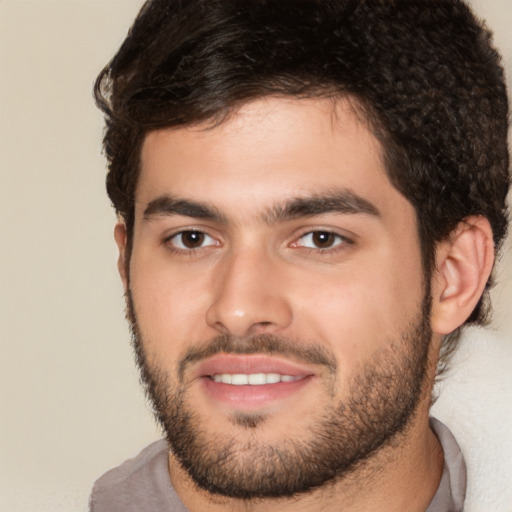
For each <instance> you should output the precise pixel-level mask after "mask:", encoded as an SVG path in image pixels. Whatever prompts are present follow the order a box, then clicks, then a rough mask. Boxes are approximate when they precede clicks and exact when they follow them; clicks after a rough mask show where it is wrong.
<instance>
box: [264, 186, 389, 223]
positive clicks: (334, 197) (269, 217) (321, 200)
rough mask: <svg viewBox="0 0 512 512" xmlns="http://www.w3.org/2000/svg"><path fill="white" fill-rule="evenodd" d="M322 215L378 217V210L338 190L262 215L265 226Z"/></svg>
mask: <svg viewBox="0 0 512 512" xmlns="http://www.w3.org/2000/svg"><path fill="white" fill-rule="evenodd" d="M324 213H343V214H350V215H354V214H366V215H371V216H373V217H380V211H379V209H378V208H377V207H376V206H375V205H374V204H373V203H371V202H370V201H368V200H366V199H364V198H362V197H360V196H358V195H357V194H355V193H354V192H352V191H350V190H345V189H343V190H339V191H333V192H328V193H325V194H322V193H320V194H314V195H312V196H306V197H298V198H295V199H292V200H290V201H287V202H285V203H284V204H283V205H276V206H274V207H272V208H270V209H269V210H268V211H267V212H266V213H265V215H264V219H265V222H267V224H276V223H278V222H282V221H286V220H292V219H296V218H299V217H313V216H315V215H322V214H324Z"/></svg>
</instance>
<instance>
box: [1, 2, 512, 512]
mask: <svg viewBox="0 0 512 512" xmlns="http://www.w3.org/2000/svg"><path fill="white" fill-rule="evenodd" d="M140 5H141V1H139V0H124V1H113V0H96V1H95V0H89V1H85V0H60V1H57V0H56V1H47V0H40V1H36V0H34V1H24V0H20V1H16V0H4V1H3V2H2V1H0V172H1V175H0V230H1V232H0V254H1V266H0V315H1V318H0V321H1V331H0V343H1V345H0V415H1V416H0V510H2V511H4V510H5V511H9V512H29V511H38V512H61V511H62V512H64V511H66V512H72V511H85V510H86V509H87V496H88V493H89V491H90V487H91V485H92V483H93V481H94V480H95V478H96V477H98V476H99V475H100V474H101V473H102V472H104V471H105V470H107V469H108V468H110V467H112V466H114V465H117V464H118V463H120V462H121V461H123V460H124V459H126V458H128V457H131V456H133V455H134V454H135V453H137V451H138V450H140V449H141V448H142V447H143V446H144V445H145V444H147V443H148V442H149V441H151V440H153V439H155V438H157V437H158V430H157V428H156V427H155V425H154V422H153V419H152V416H151V413H150V412H149V409H148V407H147V406H146V405H145V402H144V398H143V394H142V392H141V390H140V388H139V384H138V374H137V371H136V369H135V365H134V363H133V357H132V354H131V349H130V346H129V335H128V329H127V327H126V324H125V321H124V314H123V310H124V301H123V297H122V287H121V284H120V282H119V278H118V276H117V270H116V267H115V260H116V250H115V245H114V242H113V238H112V228H113V224H114V215H113V213H112V211H111V209H110V206H109V202H108V199H107V197H106V194H105V192H104V175H105V162H104V159H103V157H102V156H101V134H102V118H101V115H100V113H99V112H98V111H97V110H96V108H95V106H94V104H93V100H92V93H91V90H92V84H93V81H94V79H95V77H96V75H97V73H98V72H99V70H100V69H101V67H102V66H103V65H104V64H105V63H106V62H107V61H108V60H109V58H110V57H111V56H112V55H113V53H114V51H115V50H116V49H117V47H118V45H119V44H120V42H121V41H122V39H123V37H124V35H125V33H126V31H127V28H128V26H129V24H130V22H131V20H132V19H133V17H134V16H135V14H136V12H137V10H138V8H139V7H140ZM474 5H475V8H476V9H477V12H479V13H480V14H481V15H482V16H483V17H484V18H486V19H487V20H488V23H489V25H490V26H491V27H492V28H493V29H494V30H495V32H496V42H497V45H498V46H499V47H500V48H501V50H502V52H503V54H504V60H505V63H506V65H507V68H508V74H509V76H512V69H511V66H510V64H511V61H512V36H511V35H510V34H511V32H510V30H509V27H510V26H511V24H512V4H511V2H510V0H480V1H478V2H474ZM509 246H510V245H509ZM509 246H508V247H509ZM510 252H511V251H510V250H508V251H506V252H505V253H504V256H503V259H502V261H501V262H500V274H499V276H500V283H501V284H500V285H499V286H498V287H497V288H496V290H495V292H494V297H495V299H496V316H495V320H494V323H493V325H492V329H491V330H487V331H484V332H476V333H475V332H472V333H470V334H469V335H467V336H466V337H465V340H464V342H463V344H462V346H461V347H460V351H459V353H458V354H457V356H456V360H455V364H454V370H453V371H452V372H451V374H450V375H449V376H448V378H447V380H446V383H445V385H444V389H443V390H442V393H441V398H440V399H439V402H438V403H437V404H436V406H435V409H434V411H435V413H436V414H437V415H439V416H440V417H441V418H443V419H444V420H445V421H446V422H447V423H448V424H449V425H450V426H451V428H452V429H453V430H454V431H455V433H456V434H457V436H458V438H459V439H460V442H461V445H462V446H463V448H464V450H465V452H466V453H467V459H468V468H469V470H470V480H472V479H473V478H474V479H475V482H476V481H479V478H480V475H479V473H481V472H483V471H484V470H485V471H487V472H489V471H490V472H491V475H494V477H493V482H494V483H493V485H491V487H490V489H489V487H485V486H482V485H481V484H478V485H480V487H478V485H477V486H476V487H475V489H476V490H477V491H478V492H477V491H473V492H474V493H475V496H473V497H472V498H473V502H474V504H473V505H472V506H471V509H468V510H467V512H511V511H512V504H511V505H509V504H510V503H512V491H510V490H509V488H512V485H508V484H510V483H511V482H512V477H511V475H512V434H511V433H510V432H509V430H512V405H511V401H512V399H511V393H512V391H511V389H512V377H511V375H512V315H511V313H512V311H511V304H512V258H511V254H510ZM496 468H498V469H496ZM493 471H494V473H493ZM507 482H508V483H507ZM493 486H494V487H493ZM486 493H487V494H486ZM509 498H510V500H509ZM475 500H476V501H475ZM504 503H506V504H507V505H503V504H504Z"/></svg>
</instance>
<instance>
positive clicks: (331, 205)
mask: <svg viewBox="0 0 512 512" xmlns="http://www.w3.org/2000/svg"><path fill="white" fill-rule="evenodd" d="M325 213H342V214H350V215H353V214H365V215H370V216H373V217H380V212H379V210H378V208H377V207H376V206H375V205H374V204H373V203H371V202H370V201H368V200H366V199H364V198H362V197H360V196H358V195H357V194H355V193H354V192H352V191H350V190H345V189H343V190H340V191H334V192H329V193H325V194H324V193H317V194H314V195H309V196H305V197H297V198H293V199H290V200H287V201H285V202H284V203H283V204H277V205H275V206H272V207H271V208H269V209H268V210H266V211H265V212H264V213H263V215H262V218H263V220H264V222H265V223H266V224H269V225H273V224H277V223H279V222H285V221H287V220H292V219H296V218H300V217H314V216H315V215H322V214H325ZM173 215H181V216H184V217H191V218H196V219H205V220H211V221H214V222H218V223H220V224H228V219H227V218H226V216H225V215H224V214H223V213H222V212H221V211H220V210H219V209H217V208H216V207H214V206H212V205H209V204H207V203H203V202H197V201H191V200H188V199H181V198H176V197H171V196H168V195H163V196H160V197H158V198H156V199H154V200H152V201H150V202H149V203H148V205H147V207H146V209H145V210H144V219H146V220H151V219H152V218H153V217H161V216H162V217H165V216H173Z"/></svg>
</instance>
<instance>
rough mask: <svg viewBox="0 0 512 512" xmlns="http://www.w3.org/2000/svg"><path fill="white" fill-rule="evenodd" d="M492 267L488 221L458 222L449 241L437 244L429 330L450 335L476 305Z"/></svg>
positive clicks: (490, 230) (477, 219)
mask: <svg viewBox="0 0 512 512" xmlns="http://www.w3.org/2000/svg"><path fill="white" fill-rule="evenodd" d="M493 264H494V243H493V236H492V229H491V226H490V224H489V221H488V220H487V219H486V218H484V217H481V216H473V217H469V218H467V219H466V220H465V221H463V222H461V223H460V224H459V225H458V226H457V227H456V228H455V230H454V231H453V233H452V235H451V236H450V237H449V239H448V240H446V241H444V242H441V243H440V244H438V247H437V251H436V271H435V273H434V277H433V282H432V329H433V331H434V332H435V333H438V334H449V333H451V332H452V331H454V330H455V329H457V328H458V327H460V326H461V325H462V324H463V323H464V322H465V321H466V320H467V318H468V317H469V316H470V315H471V313H472V311H473V309H474V308H475V306H476V305H477V303H478V301H479V300H480V297H481V296H482V293H483V291H484V288H485V285H486V283H487V280H488V278H489V275H490V273H491V271H492V267H493Z"/></svg>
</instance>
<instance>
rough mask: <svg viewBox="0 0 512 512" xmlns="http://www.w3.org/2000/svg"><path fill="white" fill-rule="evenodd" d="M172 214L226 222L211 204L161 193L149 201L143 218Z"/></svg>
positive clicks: (221, 222)
mask: <svg viewBox="0 0 512 512" xmlns="http://www.w3.org/2000/svg"><path fill="white" fill-rule="evenodd" d="M172 215H182V216H184V217H192V218H195V219H205V220H212V221H215V222H219V223H220V224H227V219H226V217H225V216H224V215H223V214H222V213H221V212H220V211H219V210H218V209H217V208H215V207H213V206H210V205H208V204H206V203H199V202H196V201H189V200H187V199H178V198H174V197H171V196H168V195H163V196H160V197H158V198H156V199H154V200H153V201H150V202H149V203H148V205H147V207H146V209H145V210H144V219H146V220H149V219H151V218H152V217H164V216H172Z"/></svg>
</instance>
